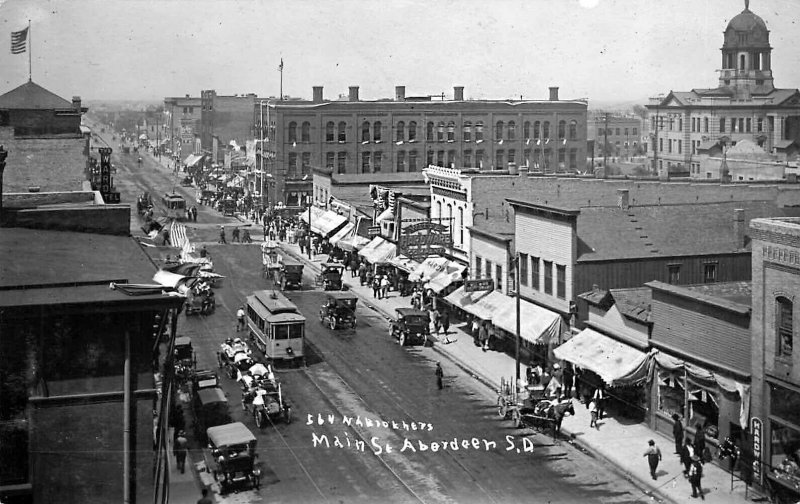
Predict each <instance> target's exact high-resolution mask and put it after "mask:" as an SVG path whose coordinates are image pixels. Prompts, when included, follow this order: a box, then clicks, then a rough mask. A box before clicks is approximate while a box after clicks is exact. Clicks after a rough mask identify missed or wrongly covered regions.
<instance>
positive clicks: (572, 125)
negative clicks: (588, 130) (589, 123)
mask: <svg viewBox="0 0 800 504" xmlns="http://www.w3.org/2000/svg"><path fill="white" fill-rule="evenodd" d="M569 139H570V140H577V139H578V121H575V120H572V121H570V122H569Z"/></svg>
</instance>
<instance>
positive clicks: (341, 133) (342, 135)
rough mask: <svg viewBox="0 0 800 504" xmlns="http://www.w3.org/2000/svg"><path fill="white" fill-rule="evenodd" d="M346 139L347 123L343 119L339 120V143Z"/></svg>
mask: <svg viewBox="0 0 800 504" xmlns="http://www.w3.org/2000/svg"><path fill="white" fill-rule="evenodd" d="M346 141H347V123H345V122H344V121H340V122H339V143H345V142H346ZM340 154H341V153H340Z"/></svg>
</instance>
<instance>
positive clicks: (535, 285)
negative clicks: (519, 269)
mask: <svg viewBox="0 0 800 504" xmlns="http://www.w3.org/2000/svg"><path fill="white" fill-rule="evenodd" d="M539 282H540V280H539V258H538V257H534V256H531V289H533V290H537V291H538V290H539Z"/></svg>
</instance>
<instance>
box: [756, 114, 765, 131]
mask: <svg viewBox="0 0 800 504" xmlns="http://www.w3.org/2000/svg"><path fill="white" fill-rule="evenodd" d="M756 131H757V132H759V133H761V132H763V131H764V119H763V118H761V117H759V118H758V119H756Z"/></svg>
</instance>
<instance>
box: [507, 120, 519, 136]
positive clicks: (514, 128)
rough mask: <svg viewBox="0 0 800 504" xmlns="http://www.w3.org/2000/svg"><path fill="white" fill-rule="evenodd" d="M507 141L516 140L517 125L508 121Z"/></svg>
mask: <svg viewBox="0 0 800 504" xmlns="http://www.w3.org/2000/svg"><path fill="white" fill-rule="evenodd" d="M508 139H509V140H516V139H517V123H515V122H514V121H508Z"/></svg>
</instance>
